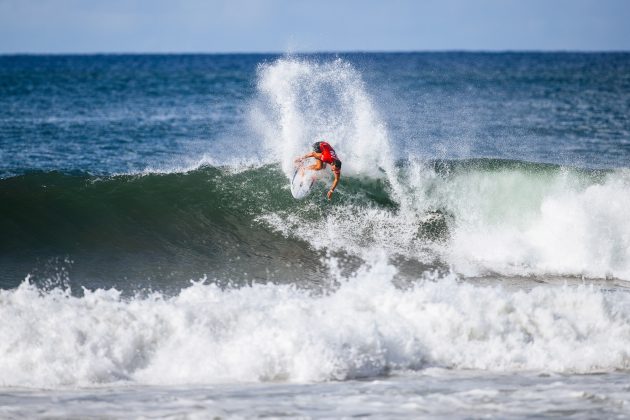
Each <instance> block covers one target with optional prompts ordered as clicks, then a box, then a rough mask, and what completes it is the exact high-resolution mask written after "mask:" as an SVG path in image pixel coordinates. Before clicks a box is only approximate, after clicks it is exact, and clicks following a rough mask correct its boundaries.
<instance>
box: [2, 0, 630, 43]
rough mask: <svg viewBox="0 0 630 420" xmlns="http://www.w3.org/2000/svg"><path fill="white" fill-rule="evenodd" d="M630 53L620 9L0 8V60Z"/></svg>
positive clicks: (44, 1)
mask: <svg viewBox="0 0 630 420" xmlns="http://www.w3.org/2000/svg"><path fill="white" fill-rule="evenodd" d="M434 50H473V51H479V50H481V51H504V50H517V51H518V50H542V51H550V50H551V51H557V50H575V51H611V50H612V51H630V0H519V1H517V0H380V1H376V0H362V1H361V0H178V1H175V0H171V1H166V0H104V1H98V0H0V54H14V53H134V52H138V53H229V52H280V53H283V52H317V51H320V52H322V51H327V52H337V51H339V52H343V51H434Z"/></svg>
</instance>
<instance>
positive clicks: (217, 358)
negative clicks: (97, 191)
mask: <svg viewBox="0 0 630 420" xmlns="http://www.w3.org/2000/svg"><path fill="white" fill-rule="evenodd" d="M395 272H396V270H395V269H394V268H393V267H392V266H390V265H388V264H385V263H384V262H378V263H375V264H374V265H373V266H371V267H369V268H367V267H364V268H362V269H361V270H360V271H359V272H358V273H357V274H356V276H354V277H352V278H350V279H340V281H341V284H340V287H339V288H338V289H337V290H335V291H331V292H330V293H327V294H324V295H313V294H312V293H309V292H308V291H305V290H299V289H297V288H295V287H291V286H286V285H285V286H283V285H271V284H268V285H254V286H251V287H244V288H239V289H227V290H221V289H220V288H219V287H217V286H216V285H212V284H201V283H197V284H194V285H192V286H191V287H189V288H187V289H184V290H182V291H181V293H180V294H179V295H177V296H174V297H171V298H167V297H165V296H163V295H161V294H159V293H155V294H153V295H150V296H147V297H135V298H131V299H122V298H121V295H120V292H118V291H116V290H108V291H105V290H97V291H94V292H89V291H86V293H85V296H83V297H76V296H72V295H71V294H70V293H68V292H67V291H63V290H61V289H54V290H52V291H48V292H42V291H40V290H38V289H36V288H35V287H34V286H33V285H31V284H29V283H23V284H22V285H21V286H20V287H19V288H17V289H14V290H10V291H6V290H5V291H1V292H0V314H1V315H2V319H3V320H4V322H3V323H2V325H1V326H0V336H2V337H3V340H1V341H0V356H1V357H0V369H1V370H2V372H3V376H2V385H3V386H26V387H52V388H55V387H60V386H77V385H94V384H109V383H115V382H121V381H122V382H133V383H141V384H191V383H218V382H220V383H233V382H252V381H253V382H258V381H277V380H282V381H290V382H312V381H328V380H346V379H352V378H361V377H374V376H380V375H387V374H390V373H392V372H402V371H406V370H418V369H424V368H427V367H441V368H452V369H484V370H489V371H523V370H536V371H549V372H567V373H569V372H571V373H593V372H600V371H612V370H625V369H628V368H629V367H630V354H629V353H628V350H627V349H628V348H630V297H628V294H627V293H625V292H624V291H623V290H618V291H610V290H603V289H598V288H595V287H592V286H591V287H588V286H578V287H569V286H564V287H550V286H546V287H537V288H534V289H533V290H531V291H525V290H517V291H509V290H507V289H503V288H501V287H500V286H493V287H479V286H473V285H470V284H465V283H460V282H458V281H456V280H455V279H454V278H452V277H451V278H443V279H440V280H438V281H435V280H425V281H421V282H419V283H418V284H416V285H415V286H413V287H411V288H409V289H406V290H403V289H399V288H396V287H394V286H393V285H392V283H391V280H392V278H393V276H394V275H395Z"/></svg>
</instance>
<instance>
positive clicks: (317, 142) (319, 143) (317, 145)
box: [313, 141, 322, 153]
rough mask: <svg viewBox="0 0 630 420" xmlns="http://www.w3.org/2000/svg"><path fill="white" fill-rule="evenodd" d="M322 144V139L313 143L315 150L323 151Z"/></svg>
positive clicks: (317, 151) (316, 151)
mask: <svg viewBox="0 0 630 420" xmlns="http://www.w3.org/2000/svg"><path fill="white" fill-rule="evenodd" d="M321 144H322V142H321V141H316V142H315V143H313V152H315V153H321V152H322V147H321Z"/></svg>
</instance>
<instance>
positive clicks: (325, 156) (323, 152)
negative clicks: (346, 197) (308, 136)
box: [295, 141, 341, 200]
mask: <svg viewBox="0 0 630 420" xmlns="http://www.w3.org/2000/svg"><path fill="white" fill-rule="evenodd" d="M308 158H315V159H316V161H315V163H314V164H312V165H311V166H309V167H307V168H306V169H312V170H314V171H320V170H322V169H324V168H325V167H326V164H327V163H328V164H329V165H330V169H331V170H332V171H333V174H334V175H335V180H334V181H333V183H332V185H331V186H330V190H329V191H328V193H327V194H326V196H327V197H328V199H329V200H330V199H331V198H332V194H333V191H335V188H337V184H339V177H340V176H341V161H340V160H339V158H338V157H337V153H335V149H333V148H332V146H331V145H330V144H328V143H326V142H325V141H318V142H316V143H313V151H312V152H311V153H307V154H305V155H304V156H300V157H299V158H297V159H296V160H295V161H296V162H301V161H303V160H304V159H308Z"/></svg>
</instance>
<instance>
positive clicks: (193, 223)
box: [0, 160, 630, 290]
mask: <svg viewBox="0 0 630 420" xmlns="http://www.w3.org/2000/svg"><path fill="white" fill-rule="evenodd" d="M393 179H395V180H396V182H397V183H398V187H397V188H398V190H399V193H394V192H393V189H392V187H391V184H390V183H389V182H388V180H387V179H370V178H359V177H353V176H351V175H349V176H344V180H343V184H342V187H341V188H340V190H339V192H338V195H337V196H336V197H335V201H334V203H332V204H331V203H328V202H327V200H325V199H324V192H325V188H326V187H325V185H327V184H328V183H329V182H330V181H329V180H321V181H320V182H319V183H318V184H316V187H315V190H316V191H315V193H314V194H312V195H311V196H310V197H309V198H308V199H307V200H306V201H295V200H293V199H292V198H291V195H290V193H289V191H288V182H287V180H286V178H285V176H284V174H283V173H282V171H281V169H280V167H279V166H277V165H276V166H273V165H272V166H264V167H258V168H249V169H245V170H242V171H240V172H230V171H226V170H224V169H218V168H213V167H204V168H201V169H198V170H194V171H191V172H188V173H172V174H161V175H160V174H150V175H135V176H131V175H129V176H128V175H124V176H114V177H107V178H96V177H91V176H86V175H68V174H65V175H64V174H60V173H33V174H28V175H23V176H19V177H14V178H10V179H6V180H2V181H0V195H1V196H2V206H0V220H1V221H0V226H1V227H2V231H3V232H6V234H5V235H3V236H2V238H1V239H0V251H1V253H2V260H3V261H2V263H3V266H5V267H8V268H7V269H6V271H5V279H6V280H5V282H7V283H8V282H11V281H12V282H14V285H17V284H19V283H20V282H21V278H23V277H21V273H24V272H30V273H31V274H32V277H33V279H34V280H38V279H39V278H42V279H47V278H49V277H50V275H51V273H50V270H47V269H46V267H47V265H51V261H52V262H53V263H56V262H58V261H57V260H69V261H72V262H73V263H69V264H67V265H68V267H67V270H70V273H69V276H68V277H70V278H77V279H81V281H82V282H85V279H92V280H93V281H94V282H95V283H94V286H100V287H102V286H103V284H102V283H98V282H100V281H106V282H109V283H106V284H109V285H110V286H116V287H123V288H124V289H127V288H130V289H133V288H137V287H139V286H140V284H137V283H134V280H135V279H137V278H140V279H144V278H148V279H152V278H153V279H154V280H153V281H152V282H151V286H152V287H158V288H173V289H174V290H177V288H178V287H181V286H182V285H183V284H186V282H187V281H188V279H191V278H192V279H195V278H200V277H202V276H204V275H206V276H207V277H209V278H210V279H219V280H221V281H226V280H234V281H236V282H237V283H240V284H243V282H248V281H252V280H255V281H269V280H271V281H291V282H292V281H295V279H302V278H311V279H314V280H315V282H317V281H319V280H321V279H322V278H324V277H325V270H322V269H320V268H318V267H319V263H318V260H319V258H320V257H321V256H322V255H324V254H326V253H330V252H333V253H340V254H343V255H346V256H349V257H356V258H359V259H363V260H366V261H367V260H369V259H370V258H371V257H370V255H371V254H373V253H374V252H385V253H386V254H387V255H388V256H389V258H391V259H394V260H396V259H401V258H402V259H404V260H407V261H415V262H416V263H417V264H419V265H416V270H418V269H419V270H421V271H422V270H427V269H435V268H439V267H442V268H444V269H451V270H453V271H454V272H455V273H458V274H460V275H464V276H486V275H496V274H501V275H505V276H530V275H534V276H542V277H544V276H585V277H592V278H606V277H616V278H619V279H624V280H630V222H629V221H628V218H627V217H626V209H627V208H630V207H629V206H630V193H629V191H630V174H629V173H628V172H627V171H609V172H602V171H595V172H593V171H590V172H588V171H578V170H572V169H567V168H561V167H556V166H549V165H540V164H530V163H520V162H510V161H496V160H473V161H465V162H463V161H451V162H448V161H447V162H433V163H415V164H414V163H411V162H406V163H404V164H399V165H398V166H396V167H395V170H394V175H393ZM278 186H281V187H280V188H279V187H278ZM38 259H39V260H40V261H41V264H40V266H36V267H35V268H36V269H35V270H33V261H35V260H38ZM52 265H53V266H55V264H52ZM422 267H424V268H422ZM13 272H16V273H19V274H17V275H14V276H12V277H11V273H13ZM410 274H411V275H415V274H417V273H410ZM83 285H84V286H90V284H89V283H88V284H86V283H83ZM132 286H133V287H132ZM145 286H146V285H145Z"/></svg>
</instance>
